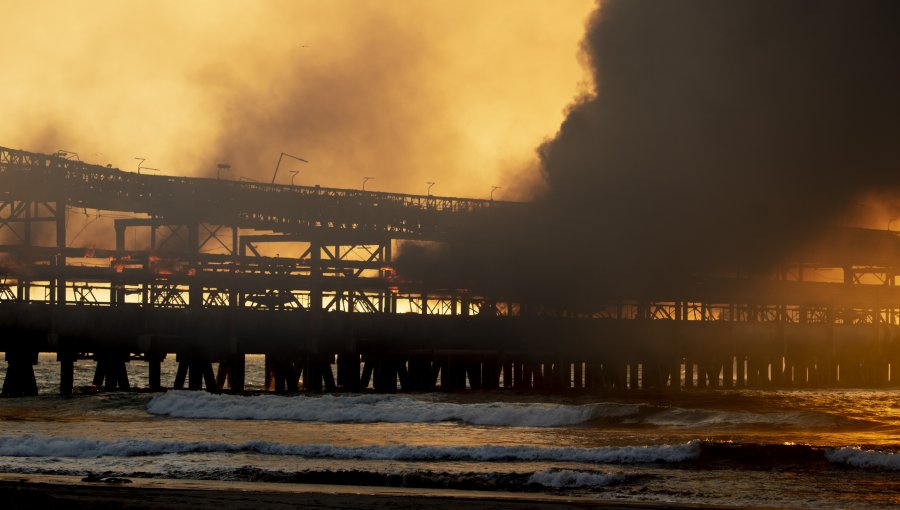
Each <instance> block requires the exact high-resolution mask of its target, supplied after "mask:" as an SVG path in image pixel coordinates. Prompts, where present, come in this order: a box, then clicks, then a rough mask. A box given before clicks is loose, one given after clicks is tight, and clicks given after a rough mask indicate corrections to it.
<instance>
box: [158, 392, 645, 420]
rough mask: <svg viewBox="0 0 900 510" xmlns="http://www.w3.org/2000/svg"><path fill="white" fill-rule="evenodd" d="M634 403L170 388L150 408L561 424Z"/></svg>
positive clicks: (198, 413)
mask: <svg viewBox="0 0 900 510" xmlns="http://www.w3.org/2000/svg"><path fill="white" fill-rule="evenodd" d="M639 409H640V407H639V406H637V405H630V404H612V403H601V404H589V405H559V404H523V403H505V402H492V403H467V404H454V403H450V402H429V401H424V400H419V399H415V398H411V397H405V396H396V395H350V396H332V395H325V396H320V397H308V396H302V395H300V396H292V397H283V396H276V395H257V396H237V395H214V394H211V393H206V392H197V391H170V392H168V393H165V394H163V395H160V396H157V397H154V398H153V399H152V400H151V401H150V402H149V403H148V404H147V411H148V412H150V413H152V414H156V415H164V416H172V417H176V418H219V419H233V420H291V421H321V422H329V423H340V422H348V423H372V422H390V423H434V422H442V421H460V422H464V423H469V424H473V425H498V426H510V427H560V426H567V425H577V424H579V423H584V422H586V421H590V420H594V419H601V418H621V417H626V416H631V415H635V414H637V413H638V411H639Z"/></svg>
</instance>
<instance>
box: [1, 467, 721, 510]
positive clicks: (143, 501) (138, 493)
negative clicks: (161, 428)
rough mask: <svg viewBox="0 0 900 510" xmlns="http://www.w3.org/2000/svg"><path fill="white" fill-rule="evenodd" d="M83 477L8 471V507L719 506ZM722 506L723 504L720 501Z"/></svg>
mask: <svg viewBox="0 0 900 510" xmlns="http://www.w3.org/2000/svg"><path fill="white" fill-rule="evenodd" d="M129 480H130V482H127V483H123V482H122V481H119V482H118V483H117V482H116V480H109V481H87V482H85V481H82V478H80V477H75V476H56V475H30V474H27V475H23V474H14V473H9V474H0V505H2V507H3V508H4V509H9V510H13V509H42V510H56V509H59V510H62V509H81V508H90V509H112V508H129V509H168V508H184V509H192V508H196V509H201V508H202V509H210V508H214V509H216V510H232V509H252V510H268V509H288V508H299V509H307V508H308V509H312V508H325V509H330V508H333V509H358V510H368V509H387V508H390V509H401V510H407V509H409V510H413V509H414V510H420V509H421V510H426V509H427V510H433V509H434V508H447V509H452V510H474V509H488V510H491V509H496V510H500V509H513V510H520V509H521V510H524V509H537V508H541V509H550V510H553V509H558V510H563V509H569V510H571V509H576V508H585V509H593V510H615V509H622V510H625V509H636V508H663V509H665V508H669V509H689V508H697V509H699V508H712V507H708V506H703V505H683V504H678V505H676V504H666V503H641V502H620V501H603V500H598V499H594V498H574V497H564V496H552V495H545V494H521V493H509V492H478V491H455V490H422V489H404V488H387V487H359V486H340V485H301V484H287V483H263V482H260V483H256V482H223V481H203V480H169V479H155V478H154V479H141V478H131V479H129ZM716 508H721V507H716Z"/></svg>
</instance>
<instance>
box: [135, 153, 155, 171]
mask: <svg viewBox="0 0 900 510" xmlns="http://www.w3.org/2000/svg"><path fill="white" fill-rule="evenodd" d="M134 159H137V160H139V163H138V168H137V172H138V175H141V170H151V171H153V172H159V168H150V167H149V166H143V165H144V161H147V158H139V157H135V158H134Z"/></svg>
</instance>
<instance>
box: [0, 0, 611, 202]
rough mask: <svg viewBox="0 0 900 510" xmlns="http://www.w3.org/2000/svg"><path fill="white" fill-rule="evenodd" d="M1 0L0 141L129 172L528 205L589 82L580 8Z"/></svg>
mask: <svg viewBox="0 0 900 510" xmlns="http://www.w3.org/2000/svg"><path fill="white" fill-rule="evenodd" d="M2 4H3V5H2V11H3V12H4V17H5V18H6V19H7V20H14V22H11V23H6V26H5V28H4V39H5V40H6V41H7V43H6V44H4V45H3V47H2V49H0V68H2V69H4V72H3V73H2V75H0V105H2V107H3V111H4V114H3V117H4V122H3V123H2V124H0V146H6V147H12V148H20V149H25V150H30V151H36V152H55V151H57V150H60V149H63V150H68V151H72V152H75V153H77V154H78V156H79V157H80V159H82V160H83V161H88V162H94V163H99V164H103V165H106V164H112V165H113V166H115V167H117V168H121V169H123V170H129V171H134V170H136V168H137V166H138V164H139V161H138V160H136V159H135V158H137V157H140V158H145V159H146V161H145V162H144V163H143V166H145V167H151V168H158V169H160V170H161V171H162V172H163V173H166V174H173V175H187V176H200V177H215V175H216V166H217V164H219V163H227V164H230V165H231V167H232V168H231V170H230V172H229V171H226V173H225V174H223V177H225V178H231V179H240V178H250V179H255V180H259V181H265V182H268V181H270V180H271V179H272V174H273V171H274V169H275V165H276V162H277V160H278V156H279V154H280V153H281V152H286V153H288V154H291V155H294V156H298V157H301V158H303V159H306V160H308V161H309V163H308V164H304V163H301V162H298V161H296V160H293V159H290V158H288V159H286V160H284V161H283V162H282V166H281V168H280V170H279V177H278V182H281V183H289V182H290V179H291V177H292V176H291V172H292V171H299V173H298V174H296V176H295V177H294V179H295V182H296V183H297V184H307V185H312V184H319V185H322V186H333V187H351V188H355V187H360V186H361V184H362V180H363V178H364V177H373V178H374V179H373V180H370V181H369V182H368V184H367V185H366V188H367V189H372V190H383V191H397V192H409V193H424V192H425V189H426V186H427V185H426V182H429V181H433V182H435V183H436V184H435V186H434V188H433V189H432V192H433V193H434V194H440V195H450V196H472V197H485V198H486V197H487V196H488V195H489V193H490V190H491V187H492V186H501V189H499V190H497V192H496V194H495V196H496V198H498V199H526V198H528V197H529V196H530V194H531V193H532V192H533V191H534V190H535V189H538V187H536V186H535V183H536V182H539V181H540V171H539V163H538V156H537V153H536V148H537V147H538V146H540V145H541V144H542V143H543V142H545V141H546V140H547V139H549V138H550V137H552V136H553V135H554V133H555V132H556V131H557V129H558V128H559V126H560V124H561V122H562V121H563V119H564V116H565V113H566V109H567V107H568V105H570V104H572V103H573V101H574V100H575V98H577V97H579V96H581V95H584V94H585V93H586V92H590V90H591V87H592V82H591V77H590V72H589V71H588V70H587V69H586V67H585V64H584V58H583V52H581V51H580V41H581V40H582V38H583V37H584V33H585V24H586V22H587V19H588V16H589V14H590V12H591V11H592V10H593V8H594V2H592V1H591V0H566V1H565V2H548V1H545V0H516V1H494V2H483V1H473V0H431V1H428V2H424V1H411V0H394V1H390V2H370V1H365V2H364V1H356V0H350V1H347V0H330V1H327V2H323V1H317V0H312V1H271V0H270V1H259V2H248V1H199V0H194V1H186V2H185V1H153V2H150V1H133V2H119V1H102V0H89V1H84V2H65V1H47V2H11V1H3V2H2Z"/></svg>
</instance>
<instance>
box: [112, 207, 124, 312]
mask: <svg viewBox="0 0 900 510" xmlns="http://www.w3.org/2000/svg"><path fill="white" fill-rule="evenodd" d="M115 228H116V257H118V258H119V260H121V259H122V256H123V255H125V224H124V223H121V222H119V221H118V220H116V223H115ZM110 302H111V303H112V304H118V303H124V302H125V289H124V288H122V280H121V279H119V278H118V277H115V280H114V281H113V282H112V294H111V295H110Z"/></svg>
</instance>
